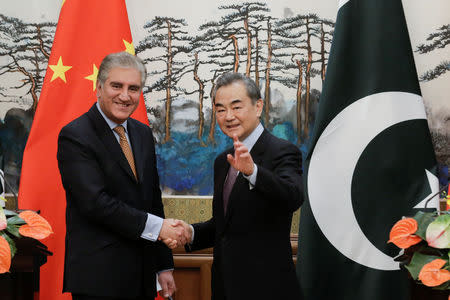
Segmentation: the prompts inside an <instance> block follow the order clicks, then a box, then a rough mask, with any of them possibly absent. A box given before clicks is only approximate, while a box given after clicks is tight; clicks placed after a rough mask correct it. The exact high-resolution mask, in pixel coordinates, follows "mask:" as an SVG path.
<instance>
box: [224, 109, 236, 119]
mask: <svg viewBox="0 0 450 300" xmlns="http://www.w3.org/2000/svg"><path fill="white" fill-rule="evenodd" d="M225 118H226V119H227V120H233V119H234V113H233V110H232V109H227V113H226V115H225Z"/></svg>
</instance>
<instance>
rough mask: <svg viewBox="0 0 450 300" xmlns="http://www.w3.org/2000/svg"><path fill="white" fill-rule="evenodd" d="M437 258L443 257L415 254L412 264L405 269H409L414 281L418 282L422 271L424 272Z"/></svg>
mask: <svg viewBox="0 0 450 300" xmlns="http://www.w3.org/2000/svg"><path fill="white" fill-rule="evenodd" d="M437 258H442V257H439V256H433V255H426V254H422V253H419V252H415V253H414V255H413V257H412V259H411V262H410V263H409V264H408V265H406V266H405V268H407V269H408V271H409V273H410V274H411V276H412V278H414V280H417V278H418V277H419V273H420V270H422V268H423V266H424V265H425V264H427V263H429V262H431V261H433V260H435V259H437Z"/></svg>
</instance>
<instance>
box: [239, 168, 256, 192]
mask: <svg viewBox="0 0 450 300" xmlns="http://www.w3.org/2000/svg"><path fill="white" fill-rule="evenodd" d="M257 175H258V167H257V166H256V164H253V173H252V174H251V175H249V176H247V175H245V174H244V173H242V176H244V178H245V179H247V180H248V186H249V187H250V189H251V190H252V189H253V188H254V187H255V184H256V176H257Z"/></svg>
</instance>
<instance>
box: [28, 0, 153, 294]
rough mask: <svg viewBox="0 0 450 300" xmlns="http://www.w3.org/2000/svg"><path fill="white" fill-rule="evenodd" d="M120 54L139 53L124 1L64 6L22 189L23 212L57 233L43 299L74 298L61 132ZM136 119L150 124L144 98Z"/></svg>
mask: <svg viewBox="0 0 450 300" xmlns="http://www.w3.org/2000/svg"><path fill="white" fill-rule="evenodd" d="M120 51H127V52H129V53H132V54H134V47H133V44H132V39H131V32H130V26H129V23H128V15H127V10H126V5H125V1H122V0H114V1H111V0H96V1H72V0H66V1H64V2H63V6H62V8H61V12H60V16H59V21H58V26H57V30H56V34H55V38H54V41H53V48H52V52H51V55H50V58H49V61H48V69H47V73H46V76H45V79H44V84H43V88H42V92H41V96H40V99H39V104H38V106H37V110H36V114H35V117H34V121H33V126H32V128H31V132H30V136H29V138H28V142H27V145H26V148H25V152H24V156H23V167H22V175H21V181H20V189H19V207H20V209H32V210H40V211H41V214H42V216H43V217H44V218H46V219H47V220H48V221H49V222H50V224H51V225H52V227H53V231H54V234H52V235H51V236H50V237H49V238H47V239H46V240H44V241H43V242H44V243H45V244H46V245H47V246H48V248H49V250H50V251H52V252H53V256H52V257H49V259H48V262H47V263H46V264H45V265H43V266H42V268H41V278H40V299H41V300H56V299H58V300H60V299H71V297H70V294H68V293H67V294H64V295H63V294H62V282H63V265H64V236H65V207H66V203H65V193H64V189H63V187H62V184H61V179H60V175H59V171H58V166H57V160H56V151H57V138H58V134H59V131H60V130H61V128H62V127H63V126H64V125H66V124H67V123H69V122H70V121H72V120H73V119H75V118H77V117H78V116H80V115H81V114H83V113H85V112H86V111H88V110H89V108H90V107H91V106H92V104H93V103H94V102H95V101H96V95H95V86H96V78H97V70H98V67H99V65H100V62H101V60H102V59H103V58H104V57H105V56H106V55H107V54H109V53H112V52H120ZM133 118H135V119H138V120H139V121H141V122H143V123H147V124H148V119H147V114H146V109H145V104H144V101H143V97H142V96H141V100H140V103H139V106H138V108H137V110H136V112H135V113H134V115H133Z"/></svg>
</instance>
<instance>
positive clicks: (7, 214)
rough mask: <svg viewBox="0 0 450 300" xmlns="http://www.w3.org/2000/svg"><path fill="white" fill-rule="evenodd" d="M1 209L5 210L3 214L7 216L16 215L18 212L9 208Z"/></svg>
mask: <svg viewBox="0 0 450 300" xmlns="http://www.w3.org/2000/svg"><path fill="white" fill-rule="evenodd" d="M3 211H4V212H5V215H6V216H7V217H10V216H17V215H18V213H16V212H15V211H12V210H9V209H3Z"/></svg>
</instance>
